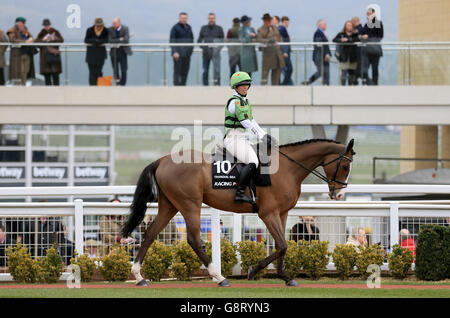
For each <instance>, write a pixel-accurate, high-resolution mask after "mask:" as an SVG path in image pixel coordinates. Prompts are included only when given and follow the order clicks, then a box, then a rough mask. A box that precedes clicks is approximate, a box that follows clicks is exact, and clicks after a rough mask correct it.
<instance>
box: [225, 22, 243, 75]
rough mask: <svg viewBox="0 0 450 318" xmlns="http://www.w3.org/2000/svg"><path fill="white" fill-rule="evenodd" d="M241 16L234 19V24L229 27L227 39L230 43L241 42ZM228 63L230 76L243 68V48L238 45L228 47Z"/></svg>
mask: <svg viewBox="0 0 450 318" xmlns="http://www.w3.org/2000/svg"><path fill="white" fill-rule="evenodd" d="M240 21H241V20H240V19H239V18H234V19H233V26H232V27H231V28H230V29H228V31H227V36H226V41H227V42H229V43H239V28H240V26H241V24H240ZM228 63H229V65H230V78H231V75H233V74H234V73H235V72H237V71H239V70H240V69H241V48H240V47H239V46H237V45H233V46H229V47H228Z"/></svg>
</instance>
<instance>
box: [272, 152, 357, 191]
mask: <svg viewBox="0 0 450 318" xmlns="http://www.w3.org/2000/svg"><path fill="white" fill-rule="evenodd" d="M277 150H278V152H279V153H280V154H281V155H283V156H284V157H286V158H287V159H288V160H290V161H292V162H293V163H295V164H296V165H298V166H299V167H301V168H303V169H305V170H306V171H308V172H310V173H312V174H313V175H315V176H316V177H318V178H319V179H321V180H323V181H325V182H326V183H328V184H329V183H330V182H333V183H334V184H336V183H338V184H341V185H342V187H340V188H336V187H335V186H334V185H333V188H332V189H331V191H332V197H334V192H335V191H336V190H340V189H345V188H346V187H347V186H348V182H343V181H340V180H336V177H337V173H338V171H339V167H340V166H341V162H342V159H347V160H348V161H350V162H352V161H353V159H352V158H350V157H348V156H346V155H345V151H346V149H345V148H344V149H343V150H342V152H341V153H340V154H339V157H337V158H334V159H333V160H330V161H329V162H327V163H322V164H320V166H322V167H325V166H328V165H329V164H331V163H333V162H335V161H337V162H338V163H337V165H336V169H335V170H334V174H333V178H332V179H331V180H330V179H328V178H327V176H324V175H323V174H321V173H320V172H318V171H316V170H315V169H310V168H308V167H306V166H305V165H304V164H302V163H301V162H298V161H297V160H295V159H294V158H292V157H290V156H288V155H287V154H285V153H284V152H282V151H281V150H280V147H278V146H277Z"/></svg>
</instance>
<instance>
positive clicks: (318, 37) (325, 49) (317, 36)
mask: <svg viewBox="0 0 450 318" xmlns="http://www.w3.org/2000/svg"><path fill="white" fill-rule="evenodd" d="M313 41H314V42H328V38H327V36H326V35H325V33H323V32H322V30H320V29H319V28H317V30H316V32H314V38H313ZM320 52H322V56H321V54H320ZM326 55H329V56H331V53H330V47H329V46H328V45H322V46H318V45H314V50H313V55H312V58H313V61H315V62H316V63H320V62H321V61H322V58H323V59H324V63H328V62H326V61H325V56H326Z"/></svg>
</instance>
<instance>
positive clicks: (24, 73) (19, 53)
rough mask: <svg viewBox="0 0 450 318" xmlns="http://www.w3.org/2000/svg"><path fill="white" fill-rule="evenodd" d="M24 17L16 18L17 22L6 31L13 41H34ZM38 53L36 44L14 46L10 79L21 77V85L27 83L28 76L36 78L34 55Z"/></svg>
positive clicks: (10, 59) (10, 61) (11, 56)
mask: <svg viewBox="0 0 450 318" xmlns="http://www.w3.org/2000/svg"><path fill="white" fill-rule="evenodd" d="M25 23H26V20H25V18H23V17H18V18H16V23H15V24H14V26H13V27H11V28H9V30H8V31H7V32H6V33H7V35H8V37H9V42H11V43H16V44H18V43H33V42H34V39H33V37H32V36H31V33H30V32H29V31H28V28H27V27H26V26H25ZM35 53H37V50H36V48H35V47H34V46H21V47H12V48H11V51H10V53H9V56H10V57H9V79H10V80H11V81H14V80H18V79H20V83H21V85H25V84H26V82H27V78H30V77H31V78H34V64H33V55H34V54H35Z"/></svg>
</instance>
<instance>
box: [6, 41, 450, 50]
mask: <svg viewBox="0 0 450 318" xmlns="http://www.w3.org/2000/svg"><path fill="white" fill-rule="evenodd" d="M380 44H381V45H407V46H419V45H420V46H423V45H428V46H430V45H449V46H450V41H423V42H420V41H381V42H354V43H336V42H277V43H276V45H278V46H284V45H291V46H324V45H333V46H336V45H358V46H365V45H380ZM90 45H92V44H90V43H84V42H32V43H22V42H21V43H10V42H0V46H13V47H15V46H17V47H20V46H64V47H71V46H72V47H73V46H90ZM101 45H102V46H108V47H112V48H115V47H119V46H130V47H176V46H194V47H195V46H199V47H202V46H203V47H204V46H207V47H228V46H272V45H273V44H265V43H261V42H250V43H241V42H220V43H217V42H211V43H189V42H187V43H167V42H162V43H148V42H147V43H120V44H117V43H105V44H101Z"/></svg>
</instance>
